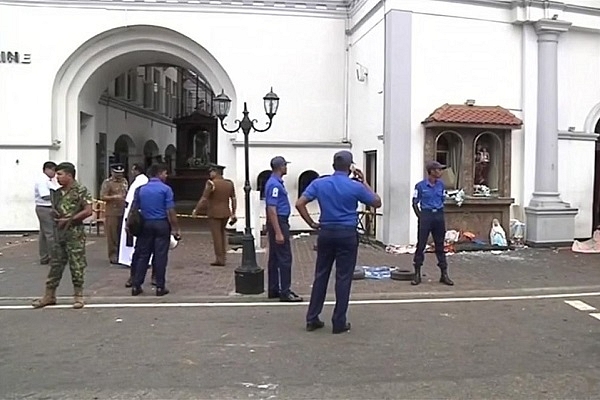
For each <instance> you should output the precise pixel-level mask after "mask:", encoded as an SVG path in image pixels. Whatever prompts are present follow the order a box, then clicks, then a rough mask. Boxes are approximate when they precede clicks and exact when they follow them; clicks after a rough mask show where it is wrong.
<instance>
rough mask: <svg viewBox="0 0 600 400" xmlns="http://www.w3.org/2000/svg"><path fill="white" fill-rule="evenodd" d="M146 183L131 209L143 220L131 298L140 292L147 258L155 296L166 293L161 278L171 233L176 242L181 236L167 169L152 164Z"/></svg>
mask: <svg viewBox="0 0 600 400" xmlns="http://www.w3.org/2000/svg"><path fill="white" fill-rule="evenodd" d="M148 175H149V177H150V180H149V181H148V183H147V184H145V185H143V186H141V187H140V188H139V189H137V191H136V193H135V195H134V199H133V206H136V205H137V207H138V208H139V210H140V213H141V214H142V218H143V224H142V226H143V228H142V233H141V235H140V236H139V237H138V240H137V241H136V243H135V254H136V257H135V260H134V263H135V265H134V266H133V267H134V273H135V276H134V280H133V285H132V287H131V294H132V295H133V296H137V295H139V294H141V293H142V292H143V290H142V285H143V284H144V279H145V277H146V272H147V270H148V264H149V262H150V256H152V267H153V270H154V273H155V275H156V295H157V296H164V295H166V294H168V293H169V290H168V289H167V288H166V287H165V274H166V269H167V262H168V252H169V244H170V242H171V232H174V234H175V238H176V239H177V240H179V238H180V237H181V232H180V230H179V224H178V222H177V213H176V212H175V201H174V199H173V190H171V188H170V187H169V186H167V185H166V184H165V181H166V180H167V167H166V165H163V164H153V165H151V166H150V168H148Z"/></svg>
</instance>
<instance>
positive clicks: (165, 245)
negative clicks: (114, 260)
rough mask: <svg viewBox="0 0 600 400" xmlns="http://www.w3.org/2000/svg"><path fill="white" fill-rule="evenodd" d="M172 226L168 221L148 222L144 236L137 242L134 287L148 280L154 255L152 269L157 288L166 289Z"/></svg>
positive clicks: (145, 223)
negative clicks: (148, 272) (149, 267)
mask: <svg viewBox="0 0 600 400" xmlns="http://www.w3.org/2000/svg"><path fill="white" fill-rule="evenodd" d="M170 242H171V225H170V224H169V221H168V220H166V219H162V220H146V221H144V228H143V230H142V234H141V235H140V236H139V237H138V240H137V241H136V242H135V254H137V258H136V259H135V272H134V273H135V276H134V279H133V286H142V285H143V284H144V279H146V272H147V271H148V263H149V261H150V256H151V255H153V259H152V268H153V269H154V275H155V278H156V287H157V288H160V289H164V288H165V274H166V272H167V262H168V259H169V244H170Z"/></svg>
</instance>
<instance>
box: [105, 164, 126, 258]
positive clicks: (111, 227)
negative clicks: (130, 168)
mask: <svg viewBox="0 0 600 400" xmlns="http://www.w3.org/2000/svg"><path fill="white" fill-rule="evenodd" d="M110 171H111V176H110V178H108V179H106V180H105V181H104V182H103V183H102V187H101V189H100V199H101V200H102V201H104V202H106V209H105V214H104V215H105V220H106V222H105V231H106V244H107V247H108V259H109V261H110V263H111V264H118V263H119V238H120V236H121V224H122V221H123V214H124V212H125V196H126V195H127V189H128V187H129V185H128V183H127V179H125V177H124V176H123V173H124V172H125V168H124V167H123V165H122V164H113V165H111V166H110Z"/></svg>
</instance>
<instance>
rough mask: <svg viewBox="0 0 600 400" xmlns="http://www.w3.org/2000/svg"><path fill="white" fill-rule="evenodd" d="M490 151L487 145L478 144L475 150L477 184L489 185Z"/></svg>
mask: <svg viewBox="0 0 600 400" xmlns="http://www.w3.org/2000/svg"><path fill="white" fill-rule="evenodd" d="M490 159H491V158H490V153H489V152H488V149H487V146H485V145H483V144H478V145H477V148H476V151H475V180H474V182H475V184H476V185H486V186H487V185H488V174H489V168H490Z"/></svg>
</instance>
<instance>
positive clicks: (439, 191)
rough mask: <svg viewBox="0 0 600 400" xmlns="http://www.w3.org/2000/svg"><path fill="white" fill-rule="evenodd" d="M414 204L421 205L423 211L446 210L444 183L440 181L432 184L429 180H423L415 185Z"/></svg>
mask: <svg viewBox="0 0 600 400" xmlns="http://www.w3.org/2000/svg"><path fill="white" fill-rule="evenodd" d="M413 202H414V203H416V204H420V205H421V210H426V211H431V210H441V209H442V208H444V182H442V180H441V179H438V180H437V181H436V182H435V183H431V182H430V181H429V179H423V180H422V181H421V182H419V183H417V184H416V185H415V192H414V194H413Z"/></svg>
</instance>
